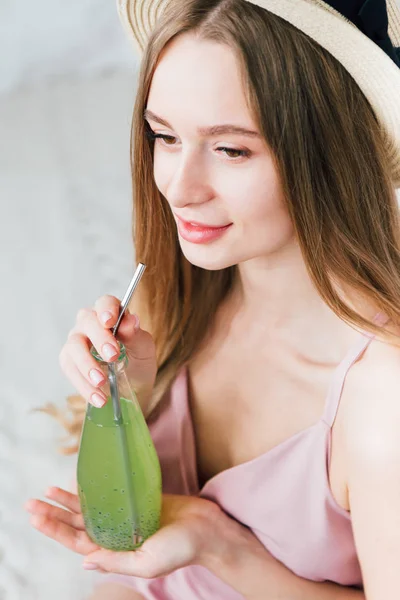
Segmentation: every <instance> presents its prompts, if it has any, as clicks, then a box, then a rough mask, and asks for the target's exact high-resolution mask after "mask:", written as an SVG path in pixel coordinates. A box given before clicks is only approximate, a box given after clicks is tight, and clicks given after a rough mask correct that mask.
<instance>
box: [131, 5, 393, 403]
mask: <svg viewBox="0 0 400 600" xmlns="http://www.w3.org/2000/svg"><path fill="white" fill-rule="evenodd" d="M189 31H190V32H193V33H195V34H196V35H197V36H198V37H199V38H202V39H207V40H213V41H215V42H218V43H221V44H226V45H227V46H229V47H230V48H231V49H232V51H233V52H234V53H235V55H236V57H237V60H238V64H239V65H240V68H241V73H242V78H243V85H244V89H245V91H246V94H247V98H248V103H249V107H250V108H251V110H252V111H253V114H254V115H255V118H256V120H257V123H258V126H259V128H260V131H261V132H262V133H263V135H264V137H265V140H266V142H267V143H268V145H269V147H270V148H271V150H272V152H273V155H274V159H275V162H276V168H277V169H278V173H279V175H280V180H281V185H282V188H283V191H284V196H285V201H286V203H287V208H288V211H289V214H290V217H291V219H292V221H293V224H294V229H295V233H296V236H297V239H298V243H299V245H300V248H301V251H302V254H303V257H304V260H305V264H306V266H307V269H308V272H309V274H310V276H311V278H312V281H313V282H314V285H315V287H316V289H317V290H318V292H319V294H320V296H321V298H322V299H323V300H324V301H325V302H326V304H327V305H328V306H329V307H330V308H331V309H332V310H333V311H334V312H335V313H336V314H337V315H338V316H339V317H340V318H342V319H343V320H344V321H346V322H348V323H349V324H351V325H353V326H356V327H359V328H361V329H363V330H366V331H370V332H372V333H378V332H379V329H378V327H377V326H376V325H375V324H374V323H373V322H372V321H370V320H368V319H367V318H365V316H362V315H361V314H359V313H358V312H356V311H355V310H354V309H353V308H352V307H351V306H349V305H348V304H347V303H345V302H344V301H343V300H342V298H341V296H340V295H339V293H338V292H337V286H340V285H342V286H344V287H346V288H347V289H350V290H352V291H353V292H354V293H355V294H356V295H357V297H358V298H360V299H362V301H366V302H367V303H369V304H370V305H372V306H374V307H376V308H377V309H378V310H381V311H382V312H384V313H385V314H386V315H387V316H388V317H389V318H390V320H391V321H392V322H393V323H396V324H398V323H400V307H399V299H400V252H399V249H400V245H399V210H398V205H397V201H396V194H395V189H394V185H393V183H392V181H391V177H390V169H389V157H388V151H387V149H386V147H385V140H384V135H383V133H382V131H381V129H380V126H379V124H378V122H377V119H376V117H375V114H374V111H373V109H372V107H371V105H370V104H369V102H368V100H367V99H366V97H365V96H364V94H363V93H362V92H361V90H360V89H359V87H358V85H357V84H356V83H355V81H354V80H353V78H352V77H351V76H350V75H349V73H348V72H347V71H346V69H345V68H344V67H343V66H342V65H341V64H340V63H339V62H338V61H337V60H336V59H335V58H334V57H333V56H332V55H330V54H329V53H328V52H327V51H326V50H325V49H324V48H322V47H321V46H320V45H319V44H317V43H316V42H314V41H313V40H312V39H311V38H309V37H308V36H307V35H305V34H304V33H302V32H301V31H299V30H298V29H296V28H295V27H294V26H292V25H291V24H289V23H287V22H286V21H284V20H283V19H281V18H279V17H277V16H275V15H273V14H271V13H269V12H267V11H266V10H263V9H261V8H260V7H258V6H256V5H254V4H252V3H250V2H246V1H244V0H186V1H185V2H179V1H176V0H173V1H172V2H171V3H170V5H169V7H168V9H167V10H166V11H165V13H164V15H163V16H162V18H161V20H160V21H159V24H158V26H157V27H156V29H155V31H154V32H153V34H152V37H151V39H150V41H149V44H148V47H147V49H146V51H145V53H144V56H143V60H142V65H141V71H140V75H139V84H138V91H137V97H136V104H135V109H134V115H133V122H132V136H131V162H132V182H133V190H134V243H135V248H136V258H137V260H138V261H142V262H144V263H145V264H146V265H147V271H146V274H145V276H144V278H143V281H142V282H141V285H140V286H139V288H140V289H139V290H138V294H137V296H136V298H135V303H134V310H135V311H136V312H138V313H139V315H140V317H141V321H142V323H143V324H144V326H145V328H146V329H148V330H149V331H150V332H151V333H152V335H153V338H154V340H155V344H156V347H157V353H158V367H159V368H158V374H157V380H156V385H155V390H154V396H153V400H152V405H151V407H150V410H151V409H152V408H154V407H155V406H156V405H157V403H158V401H159V400H160V398H161V397H162V396H163V394H164V392H165V391H166V390H167V389H168V387H169V386H170V384H171V382H172V381H173V379H174V378H175V376H176V374H177V372H178V371H179V369H180V368H181V367H182V366H183V365H184V364H185V363H186V362H188V361H189V360H190V358H191V357H192V356H193V355H194V353H195V351H196V349H198V348H199V346H200V344H201V343H202V341H203V340H204V336H205V335H206V333H207V331H208V329H209V327H210V323H212V320H213V316H215V314H216V311H217V309H218V307H219V305H220V304H221V302H222V301H223V300H224V298H226V296H227V294H229V292H230V291H231V289H232V286H233V283H234V281H235V277H236V274H237V268H236V267H235V266H234V267H229V268H227V269H223V270H220V271H207V270H204V269H201V268H199V267H196V266H193V265H191V264H190V263H189V262H188V261H187V260H186V259H185V257H184V256H183V254H182V251H181V249H180V246H179V242H178V237H177V233H176V226H175V221H174V219H173V217H172V214H171V211H170V209H169V206H168V203H167V201H166V199H165V198H164V197H163V196H162V195H161V193H160V192H159V191H158V189H157V187H156V185H155V182H154V178H153V142H152V141H151V140H149V139H148V137H147V136H146V124H145V120H144V111H145V108H146V103H147V99H148V95H149V90H150V86H151V81H152V77H153V74H154V71H155V69H156V67H157V64H158V62H159V60H160V56H161V53H162V52H163V50H164V49H165V48H166V46H167V44H168V43H169V42H170V41H171V40H173V39H174V38H176V37H177V36H179V35H180V34H182V33H185V32H189Z"/></svg>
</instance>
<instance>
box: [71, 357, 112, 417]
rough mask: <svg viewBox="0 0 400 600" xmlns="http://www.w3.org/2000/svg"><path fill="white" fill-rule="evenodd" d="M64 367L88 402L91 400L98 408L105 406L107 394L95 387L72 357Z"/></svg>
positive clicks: (73, 383)
mask: <svg viewBox="0 0 400 600" xmlns="http://www.w3.org/2000/svg"><path fill="white" fill-rule="evenodd" d="M62 368H63V371H64V373H65V375H66V376H67V377H68V379H69V381H70V382H71V383H72V385H73V386H74V388H75V389H76V390H77V392H78V393H79V394H80V395H81V396H82V398H84V399H85V400H86V402H90V403H91V404H93V406H96V407H97V408H101V407H102V406H104V404H105V403H106V402H107V396H106V395H105V394H104V392H103V391H102V390H101V389H99V388H95V387H94V386H93V385H92V384H90V383H89V382H88V380H87V379H86V378H85V377H84V376H83V375H82V373H81V372H80V371H79V369H78V367H77V366H76V364H75V363H74V362H73V360H72V359H70V360H68V361H65V362H64V364H63V367H62Z"/></svg>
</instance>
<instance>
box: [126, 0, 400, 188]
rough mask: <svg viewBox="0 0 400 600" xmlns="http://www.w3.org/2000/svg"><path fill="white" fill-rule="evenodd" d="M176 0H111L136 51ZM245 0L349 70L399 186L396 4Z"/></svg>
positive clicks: (399, 28)
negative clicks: (377, 125) (297, 31)
mask: <svg viewBox="0 0 400 600" xmlns="http://www.w3.org/2000/svg"><path fill="white" fill-rule="evenodd" d="M177 1H180V2H184V1H185V0H117V4H118V12H119V15H120V18H121V21H122V23H123V25H124V28H125V29H126V31H127V33H128V36H129V37H130V38H131V40H132V41H133V42H134V43H135V45H136V47H139V49H140V51H143V49H144V48H145V46H146V43H147V40H148V38H149V35H150V33H151V32H152V30H153V28H154V25H155V23H156V21H157V19H158V18H159V17H160V15H161V14H162V12H163V11H164V9H165V8H166V7H167V6H168V5H169V4H170V3H171V2H177ZM247 1H251V2H252V4H256V5H258V6H260V7H261V8H264V9H266V10H268V11H270V12H272V13H274V14H275V15H277V16H279V17H281V18H282V19H284V20H285V21H288V22H289V23H291V24H292V25H294V26H295V27H297V28H298V29H300V30H301V31H303V32H304V33H306V34H307V35H308V36H310V37H311V38H313V39H314V40H315V41H316V42H318V43H319V44H320V45H321V46H323V47H324V48H325V49H326V50H328V52H330V53H331V54H332V55H333V56H334V57H335V58H336V59H337V60H338V61H339V62H340V63H341V64H342V65H343V66H344V67H345V68H346V69H347V71H348V72H349V73H350V74H351V75H352V77H353V78H354V80H355V81H356V82H357V83H358V85H359V87H360V88H361V90H362V91H363V92H364V94H365V96H366V97H367V98H368V100H369V102H370V104H371V106H372V107H373V109H374V111H375V114H376V116H377V118H378V119H379V121H380V123H381V126H382V132H383V135H384V138H385V141H386V146H387V151H388V157H389V161H390V165H391V172H392V179H393V182H394V185H395V187H398V188H400V8H399V5H398V4H397V2H396V0H387V2H385V0H365V1H364V2H363V3H362V4H363V6H362V7H361V8H360V6H359V5H360V0H346V1H345V2H344V1H343V0H330V1H329V4H328V3H326V2H323V1H322V0H247ZM397 1H400V0H397ZM339 5H340V8H339ZM343 5H344V6H345V8H344V7H343Z"/></svg>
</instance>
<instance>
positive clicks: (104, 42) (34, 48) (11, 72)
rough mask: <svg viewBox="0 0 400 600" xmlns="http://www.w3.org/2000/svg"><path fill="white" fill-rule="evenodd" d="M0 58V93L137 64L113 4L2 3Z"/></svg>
mask: <svg viewBox="0 0 400 600" xmlns="http://www.w3.org/2000/svg"><path fill="white" fill-rule="evenodd" d="M0 57H1V59H0V92H3V91H8V90H10V89H12V88H15V87H16V86H19V85H21V84H25V85H26V84H29V83H31V82H37V81H41V80H44V79H46V78H47V77H50V76H51V77H53V76H59V75H63V74H66V73H74V74H76V73H82V74H87V73H99V72H101V71H102V70H104V69H113V68H121V67H122V68H123V67H129V66H130V65H131V64H132V62H133V54H132V52H131V48H130V45H129V43H128V42H127V41H126V40H125V38H124V35H123V34H122V32H121V29H120V26H119V23H118V16H117V11H116V7H115V1H114V0H35V1H34V2H30V1H29V0H22V1H21V0H19V1H14V0H1V2H0Z"/></svg>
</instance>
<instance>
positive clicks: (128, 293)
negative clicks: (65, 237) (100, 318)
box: [108, 263, 146, 425]
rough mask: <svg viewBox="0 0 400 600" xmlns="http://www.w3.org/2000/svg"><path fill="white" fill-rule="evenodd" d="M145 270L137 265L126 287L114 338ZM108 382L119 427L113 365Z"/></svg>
mask: <svg viewBox="0 0 400 600" xmlns="http://www.w3.org/2000/svg"><path fill="white" fill-rule="evenodd" d="M145 269H146V265H144V264H143V263H139V264H138V266H137V268H136V271H135V273H134V275H133V277H132V280H131V282H130V284H129V286H128V289H127V290H126V293H125V296H124V297H123V299H122V302H121V305H120V313H119V316H118V320H117V322H116V324H115V325H114V327H113V329H112V333H113V335H114V336H116V335H117V333H118V328H119V325H120V323H121V321H122V318H123V316H124V314H125V311H126V309H127V307H128V304H129V301H130V299H131V298H132V294H133V292H134V291H135V289H136V288H137V286H138V284H139V281H140V280H141V278H142V275H143V273H144V271H145ZM108 381H109V382H110V394H111V399H112V403H113V410H114V421H116V422H117V423H118V424H119V425H120V424H121V423H122V414H121V402H120V398H119V390H118V383H117V377H116V374H115V364H114V363H108Z"/></svg>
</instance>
